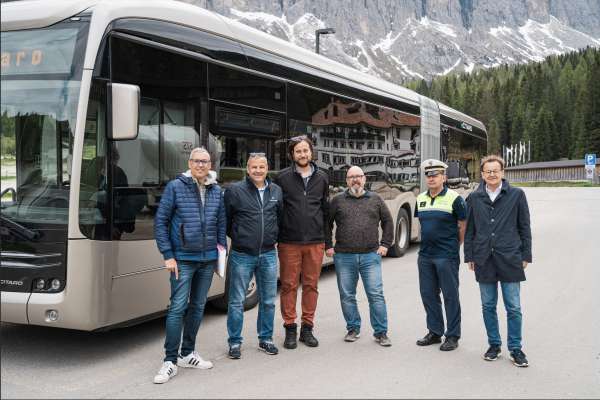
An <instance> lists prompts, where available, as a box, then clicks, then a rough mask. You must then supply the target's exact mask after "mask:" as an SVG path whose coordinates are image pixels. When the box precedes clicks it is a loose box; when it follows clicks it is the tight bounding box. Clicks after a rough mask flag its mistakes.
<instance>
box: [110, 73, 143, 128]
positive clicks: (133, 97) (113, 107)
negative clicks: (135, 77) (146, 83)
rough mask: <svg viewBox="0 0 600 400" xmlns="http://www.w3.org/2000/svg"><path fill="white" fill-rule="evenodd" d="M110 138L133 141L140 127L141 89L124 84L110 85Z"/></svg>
mask: <svg viewBox="0 0 600 400" xmlns="http://www.w3.org/2000/svg"><path fill="white" fill-rule="evenodd" d="M108 106H109V108H110V111H109V112H108V117H109V118H110V121H109V123H108V126H109V127H110V129H109V131H108V136H109V137H108V138H109V139H112V140H132V139H135V138H137V135H138V127H139V123H138V122H139V108H140V87H139V86H137V85H127V84H124V83H109V84H108Z"/></svg>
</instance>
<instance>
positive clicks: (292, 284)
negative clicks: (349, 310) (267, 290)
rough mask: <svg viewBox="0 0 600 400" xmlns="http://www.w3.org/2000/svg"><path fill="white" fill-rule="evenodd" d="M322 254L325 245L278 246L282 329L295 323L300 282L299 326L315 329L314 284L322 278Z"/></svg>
mask: <svg viewBox="0 0 600 400" xmlns="http://www.w3.org/2000/svg"><path fill="white" fill-rule="evenodd" d="M324 251H325V243H316V244H292V243H279V244H278V246H277V252H278V254H279V266H280V273H279V279H280V280H281V316H282V317H283V323H284V324H285V325H290V324H293V323H295V322H296V316H297V315H296V299H297V293H298V285H299V283H300V281H302V323H303V324H306V325H310V326H313V325H314V323H313V321H314V318H315V310H316V309H317V298H318V297H319V291H318V289H317V284H318V282H319V276H321V266H322V264H323V252H324Z"/></svg>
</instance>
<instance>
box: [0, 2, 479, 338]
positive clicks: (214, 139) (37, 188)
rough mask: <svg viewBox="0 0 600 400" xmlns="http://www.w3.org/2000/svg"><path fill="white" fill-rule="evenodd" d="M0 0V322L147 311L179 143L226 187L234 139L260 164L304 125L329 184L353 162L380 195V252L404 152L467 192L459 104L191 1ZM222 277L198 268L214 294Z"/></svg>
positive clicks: (183, 156)
mask: <svg viewBox="0 0 600 400" xmlns="http://www.w3.org/2000/svg"><path fill="white" fill-rule="evenodd" d="M1 7H2V10H1V11H2V17H1V18H2V73H1V77H2V97H1V128H2V129H1V135H2V136H1V139H2V141H1V142H0V150H1V155H2V161H1V162H2V207H1V230H0V234H1V245H0V246H1V268H0V279H1V281H0V289H1V300H2V309H1V311H2V312H1V318H2V321H7V322H12V323H20V324H32V325H44V326H53V327H61V328H72V329H79V330H102V329H109V328H112V327H117V326H127V325H131V324H134V323H137V322H140V321H142V320H145V319H149V318H153V317H156V316H159V315H161V314H164V312H165V310H166V308H167V306H168V303H169V284H168V279H167V274H166V272H165V271H164V270H163V268H164V267H163V260H162V258H161V255H160V254H159V252H158V250H157V248H156V245H155V242H154V237H153V222H154V214H155V212H156V208H157V205H158V203H159V201H160V196H161V193H162V191H163V189H164V187H165V184H166V183H167V182H168V181H169V180H171V179H173V178H174V177H175V176H176V175H177V174H178V173H180V172H182V171H183V170H185V169H186V165H187V159H188V155H189V153H190V150H191V149H192V148H194V147H196V146H199V145H204V146H206V147H207V148H208V149H209V151H210V153H211V155H212V159H213V169H215V170H216V171H217V173H218V179H219V181H220V183H221V184H222V185H224V186H225V187H226V186H227V183H228V182H231V181H233V180H238V179H241V178H242V177H243V176H244V165H245V162H246V156H247V154H248V152H253V151H262V152H265V153H266V154H267V157H268V159H269V162H270V166H271V168H272V171H273V173H276V172H277V171H278V170H280V169H281V168H284V167H285V166H287V165H289V163H290V161H289V160H288V159H287V157H286V151H285V148H286V145H287V142H288V138H289V137H293V136H298V135H307V136H309V137H311V138H312V139H313V141H314V142H315V144H316V152H315V153H316V154H315V158H316V159H315V161H316V163H317V165H318V166H319V168H321V169H322V170H324V171H326V172H327V173H328V174H329V178H330V184H331V192H332V194H333V193H336V192H339V191H341V190H343V185H344V179H343V178H344V174H345V171H346V170H347V169H348V168H349V166H351V165H359V166H361V167H362V168H363V169H364V170H365V172H366V174H367V176H368V185H369V188H370V189H371V190H373V191H375V192H377V193H379V194H380V195H381V196H383V198H384V199H385V200H386V202H387V204H388V205H389V207H390V209H391V211H392V213H393V215H394V218H395V224H396V227H397V228H396V232H395V244H394V246H393V248H392V249H391V255H393V256H400V255H402V254H403V253H404V251H406V249H407V248H408V246H409V244H410V241H411V240H414V239H416V238H418V235H419V227H418V223H416V222H415V221H413V218H412V215H413V209H414V205H415V196H416V194H417V193H418V192H419V190H420V188H422V187H423V178H422V176H421V173H420V170H419V164H420V161H421V160H422V159H426V158H431V157H435V158H442V159H443V160H446V161H447V162H448V163H449V164H450V165H451V167H452V168H451V171H454V172H452V174H451V175H453V176H451V177H450V178H451V183H453V184H455V185H457V186H462V187H464V188H465V189H467V190H468V189H469V188H470V187H471V185H472V183H473V181H474V179H475V176H476V174H477V172H478V163H479V159H480V158H481V156H482V155H483V154H484V153H485V150H486V140H487V136H486V132H485V127H484V126H483V124H481V123H480V122H479V121H477V120H475V119H473V118H470V117H468V116H466V115H464V114H461V113H460V112H458V111H455V110H452V109H450V108H448V107H446V106H444V105H442V104H439V103H437V102H435V101H433V100H431V99H428V98H425V97H423V96H420V95H418V94H416V93H414V92H412V91H410V90H407V89H405V88H403V87H400V86H397V85H394V84H391V83H389V82H386V81H383V80H380V79H377V78H375V77H373V76H370V75H367V74H364V73H361V72H358V71H356V70H354V69H352V68H349V67H347V66H344V65H341V64H339V63H337V62H334V61H332V60H329V59H327V58H324V57H322V56H319V55H317V54H314V53H312V52H310V51H307V50H304V49H302V48H299V47H296V46H294V45H292V44H290V43H288V42H285V41H283V40H280V39H277V38H275V37H272V36H269V35H267V34H265V33H262V32H259V31H257V30H255V29H252V28H249V27H247V26H245V25H243V24H240V23H237V22H235V21H232V20H229V19H227V18H224V17H222V16H219V15H217V14H214V13H211V12H208V11H206V10H204V9H202V8H199V7H195V6H192V5H188V4H185V3H182V2H176V1H129V0H119V1H100V0H76V1H53V2H46V1H19V2H9V3H3V4H2V6H1ZM326 261H327V260H326ZM226 286H227V285H226V278H225V279H223V278H220V277H218V276H217V275H215V278H214V281H213V284H212V288H211V291H210V293H209V297H210V298H211V299H212V300H213V301H215V302H216V303H217V305H220V306H221V307H223V306H224V305H226V297H227V293H226ZM256 301H257V298H256V291H255V290H254V288H253V286H252V285H251V287H250V288H249V290H248V298H247V306H248V307H251V306H252V305H254V304H255V303H256Z"/></svg>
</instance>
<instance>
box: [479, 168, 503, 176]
mask: <svg viewBox="0 0 600 400" xmlns="http://www.w3.org/2000/svg"><path fill="white" fill-rule="evenodd" d="M500 172H502V170H501V169H490V170H488V171H483V173H484V174H486V175H499V174H500Z"/></svg>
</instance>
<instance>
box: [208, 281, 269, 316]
mask: <svg viewBox="0 0 600 400" xmlns="http://www.w3.org/2000/svg"><path fill="white" fill-rule="evenodd" d="M211 304H212V305H213V306H214V307H215V308H216V309H218V310H221V311H227V306H228V304H229V274H228V275H227V282H225V293H223V296H221V297H218V298H216V299H214V300H211ZM257 304H258V288H257V287H256V277H254V276H253V277H252V279H251V280H250V284H249V285H248V291H247V292H246V299H245V300H244V310H249V309H251V308H254V307H255V306H256V305H257Z"/></svg>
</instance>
